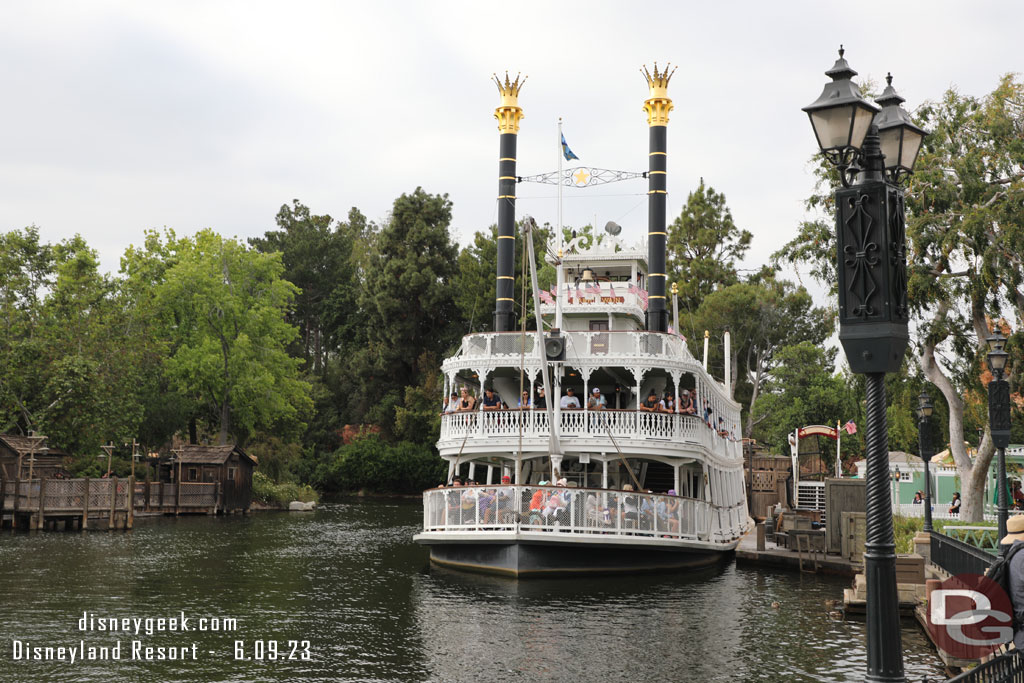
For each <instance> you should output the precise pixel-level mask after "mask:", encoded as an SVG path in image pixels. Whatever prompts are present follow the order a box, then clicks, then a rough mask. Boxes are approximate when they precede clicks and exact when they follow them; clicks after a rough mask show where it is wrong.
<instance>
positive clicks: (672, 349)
mask: <svg viewBox="0 0 1024 683" xmlns="http://www.w3.org/2000/svg"><path fill="white" fill-rule="evenodd" d="M562 337H563V338H564V339H565V341H566V354H567V356H568V357H569V358H575V357H578V356H579V357H582V356H595V355H596V356H621V357H630V358H635V357H652V358H662V359H674V360H680V359H682V360H688V361H694V358H693V355H692V354H691V353H690V350H689V349H688V348H687V347H686V342H684V341H683V340H682V339H681V338H679V337H678V336H676V335H674V334H664V333H659V332H646V331H642V330H618V331H608V332H604V331H596V332H570V331H566V330H563V331H562ZM535 341H536V332H527V333H526V335H525V336H524V335H523V334H522V333H521V332H484V333H480V334H470V335H466V336H465V337H463V338H462V348H461V354H460V355H461V356H462V357H463V358H467V357H468V358H495V357H496V358H500V357H503V356H504V357H519V356H521V355H524V354H525V355H526V356H528V357H529V356H533V355H534V353H535V350H536V349H535V343H534V342H535ZM694 362H696V361H694Z"/></svg>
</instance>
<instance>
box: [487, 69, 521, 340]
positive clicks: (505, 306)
mask: <svg viewBox="0 0 1024 683" xmlns="http://www.w3.org/2000/svg"><path fill="white" fill-rule="evenodd" d="M494 80H495V82H496V83H497V84H498V91H499V92H500V93H501V106H499V107H498V108H497V109H495V110H494V118H496V119H497V120H498V130H499V131H500V132H501V138H500V142H499V151H498V245H497V250H498V265H497V272H496V273H495V275H496V284H495V300H494V331H495V332H511V331H512V330H515V328H516V321H515V317H516V315H515V299H514V298H513V294H514V290H515V286H514V285H515V258H516V243H515V231H516V141H517V133H518V132H519V121H520V119H522V118H523V110H522V109H521V108H520V107H519V90H520V88H521V87H522V84H523V83H524V82H525V80H526V79H523V81H520V80H519V77H518V76H517V77H516V79H515V80H514V81H511V80H509V78H508V74H505V80H504V82H502V80H501V79H500V78H498V77H497V76H495V77H494Z"/></svg>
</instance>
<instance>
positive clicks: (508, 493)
mask: <svg viewBox="0 0 1024 683" xmlns="http://www.w3.org/2000/svg"><path fill="white" fill-rule="evenodd" d="M511 486H512V477H510V476H509V475H507V474H504V475H502V477H501V488H500V489H498V498H497V506H496V507H497V515H496V516H495V519H496V521H497V522H498V523H500V524H508V523H509V522H511V521H512V518H513V516H514V512H515V510H516V508H517V507H518V506H517V505H516V504H515V503H514V502H513V500H512V497H513V494H514V493H515V489H512V488H511Z"/></svg>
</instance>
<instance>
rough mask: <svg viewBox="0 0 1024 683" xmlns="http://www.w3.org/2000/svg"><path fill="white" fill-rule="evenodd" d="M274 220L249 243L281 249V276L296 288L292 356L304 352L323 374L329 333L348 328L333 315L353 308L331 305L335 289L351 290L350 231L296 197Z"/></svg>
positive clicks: (330, 340) (353, 271)
mask: <svg viewBox="0 0 1024 683" xmlns="http://www.w3.org/2000/svg"><path fill="white" fill-rule="evenodd" d="M277 225H278V228H279V229H278V230H270V231H268V232H266V233H265V234H264V236H263V237H253V238H250V239H249V244H250V245H252V246H253V247H254V248H256V250H258V251H260V252H262V253H265V254H268V253H273V252H280V254H281V261H282V263H283V264H284V268H285V270H284V278H285V279H286V280H288V281H289V282H291V283H292V284H293V285H295V286H296V287H298V292H297V293H296V296H295V301H294V303H293V305H292V307H291V310H289V313H288V320H289V322H290V323H292V324H293V325H295V326H296V327H297V328H298V329H299V337H298V339H297V347H298V348H297V349H296V350H295V351H296V355H301V356H302V358H303V359H304V360H305V362H306V364H307V365H308V366H309V367H310V369H311V371H312V372H313V374H315V375H322V374H323V372H324V369H325V367H326V362H325V361H326V357H327V354H328V351H329V350H330V349H331V348H334V346H335V344H336V343H337V341H338V340H337V339H335V338H332V332H334V331H335V330H336V329H338V328H341V329H344V328H345V327H346V325H345V324H344V322H345V321H341V320H338V319H337V317H336V314H337V313H338V312H340V311H342V310H344V311H346V312H347V311H351V310H352V309H351V307H346V308H345V309H340V308H338V307H336V306H331V302H332V298H337V295H336V294H335V291H336V290H338V289H341V290H343V292H344V295H346V296H351V294H352V292H353V290H354V289H355V288H354V287H353V279H354V277H355V274H356V263H355V262H354V260H353V253H352V248H353V242H354V240H353V235H352V234H351V232H350V231H349V230H348V229H347V228H348V226H347V225H345V224H338V223H336V222H335V221H334V220H333V219H332V218H331V217H330V216H329V215H326V214H325V215H314V214H312V213H311V212H310V210H309V208H308V207H306V206H304V205H303V204H301V203H300V202H299V200H297V199H295V200H292V206H288V205H287V204H285V205H283V206H282V207H281V209H280V211H278V213H277ZM329 311H330V313H329Z"/></svg>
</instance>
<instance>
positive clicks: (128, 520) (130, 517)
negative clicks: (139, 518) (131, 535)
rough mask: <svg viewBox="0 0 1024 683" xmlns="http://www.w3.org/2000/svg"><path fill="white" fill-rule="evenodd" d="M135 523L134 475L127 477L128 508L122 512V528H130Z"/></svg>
mask: <svg viewBox="0 0 1024 683" xmlns="http://www.w3.org/2000/svg"><path fill="white" fill-rule="evenodd" d="M134 524H135V477H129V478H128V509H127V510H126V511H125V513H124V528H125V529H131V528H132V526H133V525H134Z"/></svg>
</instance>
